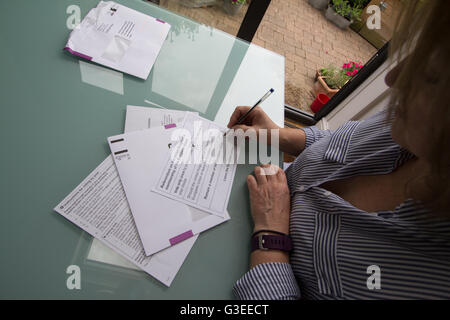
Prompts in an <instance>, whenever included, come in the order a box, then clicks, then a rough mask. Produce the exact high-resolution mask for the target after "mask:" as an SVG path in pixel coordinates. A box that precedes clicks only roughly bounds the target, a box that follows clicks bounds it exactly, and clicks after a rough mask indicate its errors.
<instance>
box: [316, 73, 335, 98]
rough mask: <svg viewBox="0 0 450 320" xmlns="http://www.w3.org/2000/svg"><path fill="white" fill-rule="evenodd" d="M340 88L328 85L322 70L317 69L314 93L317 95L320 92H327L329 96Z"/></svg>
mask: <svg viewBox="0 0 450 320" xmlns="http://www.w3.org/2000/svg"><path fill="white" fill-rule="evenodd" d="M338 91H339V89H331V88H330V87H328V85H327V83H326V82H325V80H324V77H322V76H321V75H320V72H319V71H318V70H317V71H316V82H314V86H313V93H314V96H315V97H316V96H317V95H318V94H319V93H323V94H326V95H327V96H328V97H330V98H331V97H333V96H334V95H335V94H336V92H338Z"/></svg>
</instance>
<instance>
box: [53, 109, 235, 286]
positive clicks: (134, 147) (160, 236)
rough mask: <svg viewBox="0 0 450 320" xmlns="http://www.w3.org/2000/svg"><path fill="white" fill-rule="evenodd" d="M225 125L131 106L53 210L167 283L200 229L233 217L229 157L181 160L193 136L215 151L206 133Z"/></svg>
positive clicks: (210, 151)
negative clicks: (121, 126) (120, 129)
mask: <svg viewBox="0 0 450 320" xmlns="http://www.w3.org/2000/svg"><path fill="white" fill-rule="evenodd" d="M225 131H226V128H225V127H223V126H221V125H218V124H216V123H214V122H211V121H209V120H207V119H204V118H202V117H200V116H198V115H197V114H196V113H192V112H183V111H175V110H167V109H156V108H147V107H136V106H128V107H127V113H126V120H125V133H124V134H121V135H117V136H113V137H109V138H108V139H107V140H108V143H109V145H110V149H111V152H112V153H111V155H110V156H108V157H107V158H106V159H105V160H104V161H103V162H102V163H101V164H100V165H99V166H98V167H97V168H96V169H95V170H94V171H93V172H92V173H91V174H89V175H88V177H86V178H85V179H84V180H83V181H82V182H81V183H80V184H79V185H78V186H77V187H76V188H75V189H74V190H73V191H72V192H71V193H70V194H69V195H68V196H67V197H66V198H65V199H64V200H63V201H61V203H60V204H58V205H57V206H56V207H55V211H56V212H58V213H60V214H61V215H63V216H64V217H66V218H67V219H69V220H70V221H72V222H73V223H75V224H76V225H78V226H79V227H81V228H82V229H84V230H85V231H87V232H88V233H90V234H91V235H92V236H94V237H95V238H96V239H98V240H99V241H101V242H102V243H103V244H105V245H106V246H108V247H109V248H111V249H113V250H114V251H116V252H117V253H119V254H120V255H121V256H123V257H124V258H126V259H127V260H128V261H130V262H132V263H134V264H135V265H136V266H138V267H139V268H141V269H142V270H144V271H146V272H147V273H148V274H150V275H152V276H153V277H155V278H156V279H158V280H159V281H161V282H162V283H164V284H165V285H167V286H170V284H171V282H172V281H173V279H174V277H175V275H176V273H177V272H178V270H179V269H180V267H181V265H182V263H183V261H184V260H185V258H186V256H187V254H188V253H189V251H190V250H191V248H192V246H193V244H194V242H195V240H196V239H197V237H198V234H199V233H201V232H204V231H206V230H207V229H210V228H212V227H214V226H217V225H219V224H221V223H223V222H225V221H227V220H229V219H230V217H229V214H228V212H227V210H226V208H227V204H228V200H229V196H230V193H231V187H232V184H233V179H234V175H235V171H236V164H235V163H234V164H232V163H229V162H227V161H224V163H220V162H218V161H211V163H208V162H205V161H204V159H202V161H184V162H182V161H179V160H180V158H179V156H180V155H181V154H184V155H185V154H186V151H185V150H186V149H185V148H181V147H180V146H183V145H185V143H186V141H187V140H186V137H188V136H190V137H192V139H191V140H190V141H189V142H188V144H189V146H191V145H192V149H189V150H192V154H194V153H195V152H196V150H197V148H196V147H195V146H194V144H197V147H199V145H201V147H202V148H204V149H203V150H204V151H205V153H207V154H213V153H214V152H215V149H214V148H213V146H212V144H211V141H212V140H211V139H210V137H211V135H208V134H209V133H211V132H216V133H218V134H220V135H221V136H222V137H223V133H224V132H225ZM177 138H178V139H177ZM229 147H231V149H232V150H233V151H234V152H236V150H235V148H234V145H233V146H230V145H227V148H229ZM223 156H224V155H223V154H221V153H220V151H219V152H217V156H216V157H215V159H218V158H221V159H224V157H223ZM233 156H237V155H233ZM193 159H194V158H193ZM193 159H192V160H193Z"/></svg>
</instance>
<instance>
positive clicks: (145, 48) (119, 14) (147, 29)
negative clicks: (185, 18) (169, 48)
mask: <svg viewBox="0 0 450 320" xmlns="http://www.w3.org/2000/svg"><path fill="white" fill-rule="evenodd" d="M169 29H170V25H169V24H168V23H166V22H165V21H162V20H160V19H155V18H153V17H150V16H148V15H145V14H143V13H141V12H138V11H136V10H133V9H130V8H127V7H125V6H123V5H120V4H118V3H116V2H114V1H100V2H99V3H98V5H97V7H96V8H93V9H91V10H90V11H89V13H88V14H87V15H86V16H85V17H84V19H83V20H82V21H81V23H80V24H79V25H78V26H77V27H76V28H75V29H74V30H73V31H72V32H71V34H70V36H69V39H68V40H67V44H66V46H65V48H64V50H67V51H68V52H70V53H71V54H73V55H76V56H79V57H81V58H84V59H86V60H90V61H93V62H96V63H99V64H102V65H104V66H107V67H110V68H113V69H116V70H119V71H122V72H125V73H128V74H131V75H134V76H136V77H139V78H141V79H147V77H148V75H149V73H150V70H151V68H152V66H153V64H154V63H155V61H156V58H157V56H158V53H159V51H160V50H161V47H162V45H163V43H164V41H165V39H166V37H167V34H168V32H169Z"/></svg>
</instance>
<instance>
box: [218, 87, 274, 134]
mask: <svg viewBox="0 0 450 320" xmlns="http://www.w3.org/2000/svg"><path fill="white" fill-rule="evenodd" d="M274 91H275V90H274V89H273V88H270V90H269V91H267V93H266V94H265V95H263V96H262V98H261V99H259V100H258V102H256V103H255V105H254V106H253V107H251V108H250V110H248V111H247V112H246V113H245V114H244V115H242V116H241V117H240V118H239V120H238V121H237V122H236V123H235V124H234V125H233V126H235V125H238V124H241V123H242V122H243V121H244V120H245V118H247V116H248V115H249V114H250V112H252V111H253V109H255V108H256V107H257V106H258V105H260V104H261V103H262V102H263V101H264V100H266V99H267V98H268V97H269V96H270V95H271V94H272V93H273V92H274ZM225 134H226V133H225Z"/></svg>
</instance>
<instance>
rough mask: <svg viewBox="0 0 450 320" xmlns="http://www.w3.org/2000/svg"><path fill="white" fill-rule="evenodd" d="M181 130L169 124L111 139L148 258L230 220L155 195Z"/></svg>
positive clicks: (113, 151)
mask: <svg viewBox="0 0 450 320" xmlns="http://www.w3.org/2000/svg"><path fill="white" fill-rule="evenodd" d="M187 115H192V114H191V113H187V114H186V116H187ZM193 116H195V115H193ZM177 129H178V126H177V125H176V124H169V125H166V126H160V127H155V128H151V129H146V130H138V131H133V132H128V133H125V134H122V135H117V136H113V137H109V138H108V142H109V146H110V149H111V152H112V154H113V158H114V162H115V164H116V168H117V170H118V172H119V175H120V180H121V182H122V185H123V188H124V190H125V194H126V196H127V199H128V203H129V205H130V208H131V212H132V214H133V217H134V220H135V223H136V227H137V230H138V232H139V236H140V238H141V241H142V245H143V247H144V249H145V252H146V254H147V255H151V254H154V253H156V252H158V251H160V250H163V249H165V248H167V247H169V246H172V245H174V244H176V243H178V242H180V241H183V240H185V239H187V238H190V237H193V236H194V235H197V234H199V233H200V232H203V231H205V230H207V229H209V228H212V227H214V226H216V225H218V224H221V223H223V222H225V221H227V220H228V219H229V215H228V213H227V212H225V213H224V215H223V216H220V217H218V216H215V215H211V214H208V213H206V212H193V211H192V210H193V209H192V210H191V208H190V207H189V206H187V205H186V204H183V203H181V202H179V201H174V200H173V199H170V198H168V197H165V196H163V195H160V194H157V193H155V192H152V187H153V185H154V184H155V183H156V182H157V179H158V177H159V172H160V168H162V167H163V165H164V162H165V161H166V157H165V156H166V154H167V150H170V144H171V143H170V142H171V135H172V133H173V132H174V131H177Z"/></svg>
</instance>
